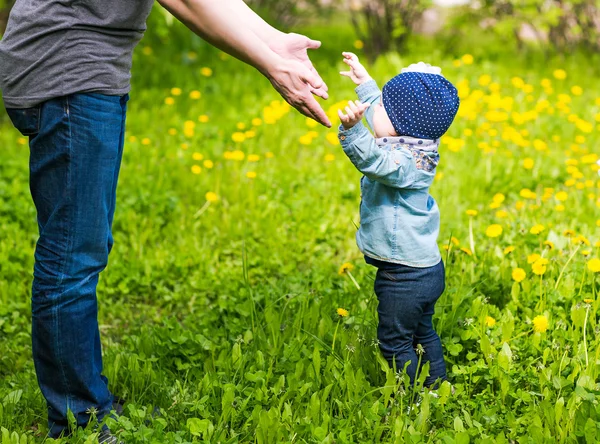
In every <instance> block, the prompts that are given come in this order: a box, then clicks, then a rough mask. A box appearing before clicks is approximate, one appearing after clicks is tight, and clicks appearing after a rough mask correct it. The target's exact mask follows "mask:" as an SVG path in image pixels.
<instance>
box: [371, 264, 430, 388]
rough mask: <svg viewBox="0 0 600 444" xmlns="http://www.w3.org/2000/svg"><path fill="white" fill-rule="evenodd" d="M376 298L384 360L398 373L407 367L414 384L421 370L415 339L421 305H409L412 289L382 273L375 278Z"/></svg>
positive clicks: (397, 277) (395, 276) (388, 272)
mask: <svg viewBox="0 0 600 444" xmlns="http://www.w3.org/2000/svg"><path fill="white" fill-rule="evenodd" d="M375 294H376V295H377V299H378V300H379V305H378V307H377V313H378V314H379V324H378V326H377V339H378V340H379V348H380V350H381V353H382V354H383V357H384V358H385V359H386V360H387V361H388V363H389V365H390V367H393V366H394V364H395V365H396V370H397V371H402V370H403V369H404V366H405V365H407V363H408V366H407V367H406V373H407V374H408V376H409V377H410V381H411V384H412V383H413V381H414V378H415V375H416V373H417V368H418V362H419V359H418V356H417V354H416V353H415V350H414V348H413V336H414V332H415V330H416V328H417V326H418V323H419V319H420V317H421V307H420V306H419V304H412V303H410V296H411V295H410V285H407V282H406V281H405V280H403V279H402V276H400V275H399V274H398V273H396V272H394V271H392V270H383V269H379V270H378V271H377V277H376V278H375Z"/></svg>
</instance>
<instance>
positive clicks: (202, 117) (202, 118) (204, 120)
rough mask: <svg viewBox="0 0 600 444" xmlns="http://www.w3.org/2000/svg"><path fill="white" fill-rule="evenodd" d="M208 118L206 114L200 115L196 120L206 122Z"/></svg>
mask: <svg viewBox="0 0 600 444" xmlns="http://www.w3.org/2000/svg"><path fill="white" fill-rule="evenodd" d="M208 120H209V118H208V116H207V115H206V114H203V115H201V116H200V117H198V122H200V123H206V122H208Z"/></svg>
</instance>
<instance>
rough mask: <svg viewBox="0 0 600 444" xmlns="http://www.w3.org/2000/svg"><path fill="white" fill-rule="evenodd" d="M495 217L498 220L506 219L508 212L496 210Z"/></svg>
mask: <svg viewBox="0 0 600 444" xmlns="http://www.w3.org/2000/svg"><path fill="white" fill-rule="evenodd" d="M496 217H497V218H498V219H504V218H506V217H508V212H507V211H505V210H498V211H496Z"/></svg>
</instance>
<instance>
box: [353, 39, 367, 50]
mask: <svg viewBox="0 0 600 444" xmlns="http://www.w3.org/2000/svg"><path fill="white" fill-rule="evenodd" d="M354 47H355V48H356V49H363V48H364V47H365V44H364V43H363V41H362V40H355V41H354Z"/></svg>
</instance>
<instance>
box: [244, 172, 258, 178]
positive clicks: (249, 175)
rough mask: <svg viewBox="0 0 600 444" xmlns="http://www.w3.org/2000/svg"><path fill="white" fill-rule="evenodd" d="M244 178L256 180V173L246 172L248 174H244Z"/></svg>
mask: <svg viewBox="0 0 600 444" xmlns="http://www.w3.org/2000/svg"><path fill="white" fill-rule="evenodd" d="M246 177H247V178H248V179H256V172H255V171H248V172H247V173H246Z"/></svg>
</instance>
